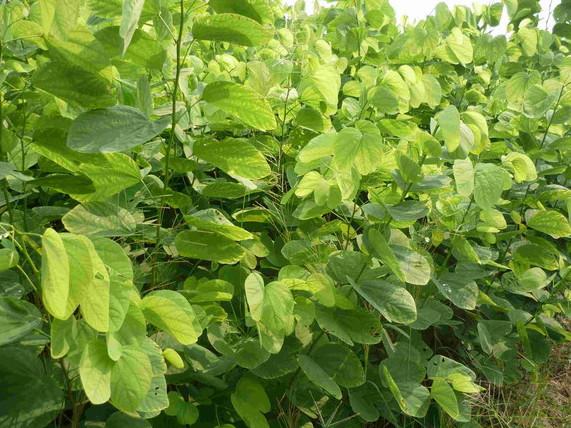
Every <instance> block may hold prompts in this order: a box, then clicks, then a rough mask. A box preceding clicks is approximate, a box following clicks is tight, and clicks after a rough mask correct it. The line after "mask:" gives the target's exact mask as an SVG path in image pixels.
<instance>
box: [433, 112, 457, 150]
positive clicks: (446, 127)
mask: <svg viewBox="0 0 571 428" xmlns="http://www.w3.org/2000/svg"><path fill="white" fill-rule="evenodd" d="M436 120H437V121H438V124H439V125H440V132H441V133H442V138H443V139H444V142H445V143H446V148H447V149H448V151H449V152H453V151H455V150H456V149H457V148H458V147H459V146H460V113H458V109H457V108H456V107H455V106H453V105H451V106H448V107H446V108H445V109H444V110H442V111H441V112H440V113H438V114H437V115H436Z"/></svg>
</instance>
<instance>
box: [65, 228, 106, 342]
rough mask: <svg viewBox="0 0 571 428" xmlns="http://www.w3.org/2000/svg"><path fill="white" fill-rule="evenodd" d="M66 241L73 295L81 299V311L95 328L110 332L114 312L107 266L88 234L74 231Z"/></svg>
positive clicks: (69, 308)
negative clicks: (110, 306)
mask: <svg viewBox="0 0 571 428" xmlns="http://www.w3.org/2000/svg"><path fill="white" fill-rule="evenodd" d="M65 242H66V250H67V251H68V257H69V259H70V268H71V286H72V295H74V296H75V295H77V297H76V298H74V299H73V300H78V301H79V304H80V310H81V314H82V315H83V317H84V318H85V321H86V322H87V323H88V324H89V325H90V326H91V327H92V328H94V329H95V330H97V331H101V332H106V331H108V330H109V312H110V310H109V305H110V278H109V274H108V272H107V268H106V267H105V264H104V263H103V260H102V259H101V257H100V256H99V254H98V253H97V251H96V250H95V247H94V245H93V243H92V242H91V241H90V240H89V239H88V238H86V237H84V236H80V235H72V236H69V237H67V238H66V241H65ZM71 303H73V301H72V302H71ZM72 307H73V306H71V307H68V310H71V308H72Z"/></svg>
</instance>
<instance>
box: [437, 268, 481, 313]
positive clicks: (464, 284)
mask: <svg viewBox="0 0 571 428" xmlns="http://www.w3.org/2000/svg"><path fill="white" fill-rule="evenodd" d="M432 281H433V282H434V283H435V284H436V286H437V287H438V291H440V293H441V294H442V295H443V296H444V297H446V298H447V299H448V300H450V301H451V302H452V303H454V305H456V306H458V307H459V308H462V309H467V310H473V309H475V308H476V303H477V301H478V294H479V292H480V291H479V289H478V285H477V284H476V282H474V281H471V280H469V279H466V278H464V277H463V276H462V275H461V274H458V273H445V274H443V275H442V276H440V277H439V278H438V279H436V278H433V279H432Z"/></svg>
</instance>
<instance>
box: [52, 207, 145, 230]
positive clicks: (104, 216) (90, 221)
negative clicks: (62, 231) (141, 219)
mask: <svg viewBox="0 0 571 428" xmlns="http://www.w3.org/2000/svg"><path fill="white" fill-rule="evenodd" d="M61 220H62V222H63V224H64V226H65V228H66V229H67V230H68V231H70V232H72V233H77V234H81V235H88V236H97V237H111V236H128V235H131V234H133V233H134V232H135V228H136V225H137V220H136V219H135V217H134V216H133V215H132V214H131V213H130V212H129V210H127V209H125V208H122V207H120V206H118V205H117V204H113V203H111V202H88V203H85V204H81V205H77V206H75V207H74V208H73V209H72V210H71V211H69V212H68V213H67V214H66V215H64V216H63V217H62V219H61Z"/></svg>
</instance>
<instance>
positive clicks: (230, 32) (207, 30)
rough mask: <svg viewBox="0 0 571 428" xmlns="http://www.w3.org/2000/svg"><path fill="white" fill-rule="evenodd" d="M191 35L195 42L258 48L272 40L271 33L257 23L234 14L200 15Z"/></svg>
mask: <svg viewBox="0 0 571 428" xmlns="http://www.w3.org/2000/svg"><path fill="white" fill-rule="evenodd" d="M192 35H193V36H194V38H195V39H197V40H214V41H219V42H231V43H236V44H238V45H244V46H260V45H263V44H265V43H267V42H268V41H269V40H270V39H271V38H272V32H271V31H270V30H269V29H267V28H266V27H264V26H262V25H260V24H259V23H258V22H256V21H254V20H253V19H251V18H248V17H246V16H242V15H237V14H235V13H221V14H218V15H202V16H200V17H199V18H198V19H196V20H195V21H194V24H193V26H192Z"/></svg>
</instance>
